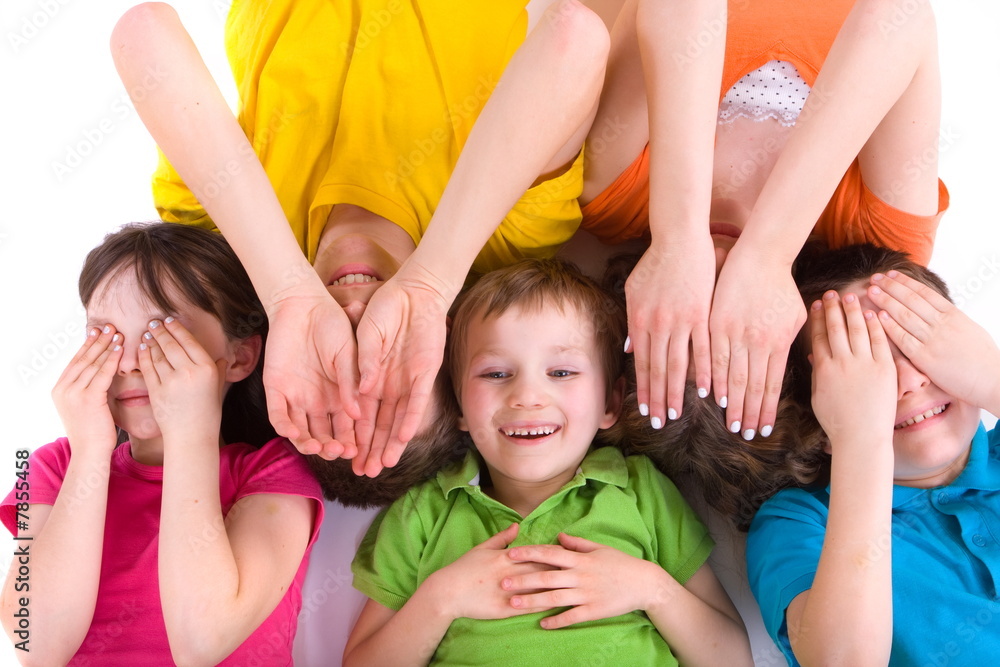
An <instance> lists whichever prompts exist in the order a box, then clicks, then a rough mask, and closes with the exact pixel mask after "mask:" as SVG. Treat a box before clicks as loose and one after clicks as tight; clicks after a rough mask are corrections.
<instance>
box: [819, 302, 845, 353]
mask: <svg viewBox="0 0 1000 667" xmlns="http://www.w3.org/2000/svg"><path fill="white" fill-rule="evenodd" d="M823 317H824V319H825V321H826V335H827V338H828V340H829V341H830V351H831V352H832V353H833V356H835V357H837V356H846V355H849V354H851V343H850V341H848V340H847V322H846V320H844V309H843V307H842V306H841V305H840V295H839V294H837V293H836V292H834V291H833V290H830V291H828V292H827V293H826V294H824V295H823Z"/></svg>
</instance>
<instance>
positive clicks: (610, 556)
mask: <svg viewBox="0 0 1000 667" xmlns="http://www.w3.org/2000/svg"><path fill="white" fill-rule="evenodd" d="M508 556H509V557H510V559H511V560H513V561H516V562H531V563H537V564H540V565H546V566H550V567H552V568H555V569H552V570H548V571H541V572H533V573H528V574H522V575H514V576H508V577H506V578H504V580H503V582H502V585H503V587H504V589H505V590H509V591H523V590H526V589H538V590H539V591H540V592H537V593H529V594H518V595H514V596H513V597H511V600H510V604H511V606H513V607H514V608H515V609H518V610H521V611H532V612H534V611H543V610H546V609H553V608H555V607H572V609H569V610H567V611H564V612H562V613H560V614H556V615H555V616H549V617H548V618H544V619H542V627H543V628H545V629H548V630H554V629H556V628H562V627H566V626H567V625H573V624H574V623H582V622H584V621H593V620H596V619H600V618H611V617H614V616H620V615H622V614H627V613H629V612H631V611H634V610H636V609H646V607H647V605H648V604H649V603H650V602H651V599H652V598H653V597H654V596H656V595H657V594H658V589H657V586H656V584H655V581H654V579H653V570H652V568H656V569H657V570H660V574H662V573H663V572H662V569H661V568H660V567H659V566H658V565H656V564H655V563H650V562H648V561H645V560H643V559H641V558H636V557H635V556H630V555H628V554H626V553H624V552H622V551H619V550H618V549H615V548H613V547H609V546H605V545H603V544H598V543H597V542H591V541H590V540H585V539H583V538H582V537H573V536H572V535H567V534H565V533H560V534H559V544H558V545H555V544H542V545H531V546H521V547H515V548H513V549H510V550H508Z"/></svg>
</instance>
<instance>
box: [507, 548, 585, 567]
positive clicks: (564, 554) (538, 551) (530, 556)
mask: <svg viewBox="0 0 1000 667" xmlns="http://www.w3.org/2000/svg"><path fill="white" fill-rule="evenodd" d="M507 555H508V557H509V558H510V559H511V560H513V561H517V562H519V563H524V562H529V561H530V562H532V563H541V564H543V565H551V566H553V567H559V568H569V567H573V566H574V565H576V564H577V563H578V562H579V554H577V553H576V552H574V551H570V550H569V549H566V548H565V547H563V546H560V545H558V544H529V545H525V546H519V547H514V548H513V549H510V550H509V551H508V552H507Z"/></svg>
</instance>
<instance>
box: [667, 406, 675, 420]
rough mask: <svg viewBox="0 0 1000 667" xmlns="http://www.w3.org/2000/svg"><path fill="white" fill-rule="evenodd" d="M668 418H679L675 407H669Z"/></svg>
mask: <svg viewBox="0 0 1000 667" xmlns="http://www.w3.org/2000/svg"><path fill="white" fill-rule="evenodd" d="M667 419H669V420H670V421H674V420H675V419H677V411H676V410H674V409H673V408H667Z"/></svg>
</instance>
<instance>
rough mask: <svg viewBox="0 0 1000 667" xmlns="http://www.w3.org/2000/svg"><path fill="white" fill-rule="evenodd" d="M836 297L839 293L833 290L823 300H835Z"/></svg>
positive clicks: (828, 291) (827, 292)
mask: <svg viewBox="0 0 1000 667" xmlns="http://www.w3.org/2000/svg"><path fill="white" fill-rule="evenodd" d="M836 296H837V293H836V292H835V291H834V290H832V289H831V290H827V291H826V293H825V294H823V298H824V299H833V298H834V297H836Z"/></svg>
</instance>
